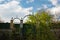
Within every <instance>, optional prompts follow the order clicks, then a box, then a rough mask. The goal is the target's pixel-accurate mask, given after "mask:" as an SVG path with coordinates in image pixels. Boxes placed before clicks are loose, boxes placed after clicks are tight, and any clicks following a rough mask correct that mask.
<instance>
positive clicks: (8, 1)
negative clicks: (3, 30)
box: [0, 0, 60, 22]
mask: <svg viewBox="0 0 60 40" xmlns="http://www.w3.org/2000/svg"><path fill="white" fill-rule="evenodd" d="M41 9H46V11H50V14H53V15H54V17H55V18H57V19H59V17H60V11H59V10H60V0H0V18H1V20H4V21H5V22H9V21H10V19H11V17H16V16H18V17H19V18H21V17H24V16H25V15H28V14H32V12H37V11H38V10H41Z"/></svg>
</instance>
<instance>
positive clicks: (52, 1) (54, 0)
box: [49, 0, 58, 6]
mask: <svg viewBox="0 0 60 40" xmlns="http://www.w3.org/2000/svg"><path fill="white" fill-rule="evenodd" d="M49 1H51V3H52V4H53V5H55V6H56V5H57V4H58V0H49Z"/></svg>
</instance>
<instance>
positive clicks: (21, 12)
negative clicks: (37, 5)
mask: <svg viewBox="0 0 60 40" xmlns="http://www.w3.org/2000/svg"><path fill="white" fill-rule="evenodd" d="M32 9H33V7H29V8H23V7H21V6H20V5H19V2H18V1H10V2H8V3H7V4H2V5H0V15H1V17H2V19H3V20H5V21H6V22H9V21H10V19H11V17H15V16H16V15H18V16H19V18H21V17H24V16H25V15H28V14H30V13H31V10H32Z"/></svg>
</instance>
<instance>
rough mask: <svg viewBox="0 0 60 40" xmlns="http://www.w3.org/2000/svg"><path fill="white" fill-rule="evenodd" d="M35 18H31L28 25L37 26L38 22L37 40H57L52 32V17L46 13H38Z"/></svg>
mask: <svg viewBox="0 0 60 40" xmlns="http://www.w3.org/2000/svg"><path fill="white" fill-rule="evenodd" d="M34 16H35V17H36V18H35V17H34ZM34 16H29V17H28V20H27V23H28V24H30V23H31V24H35V23H36V22H37V25H36V40H55V37H54V33H53V32H51V31H50V30H51V29H50V25H51V24H50V23H51V16H50V15H49V14H48V13H47V12H45V11H42V12H37V13H36V14H35V15H34ZM36 19H37V20H36Z"/></svg>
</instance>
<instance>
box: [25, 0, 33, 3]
mask: <svg viewBox="0 0 60 40" xmlns="http://www.w3.org/2000/svg"><path fill="white" fill-rule="evenodd" d="M32 2H34V0H27V1H26V3H32Z"/></svg>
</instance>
